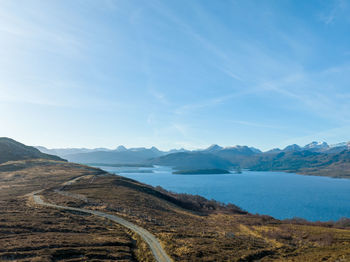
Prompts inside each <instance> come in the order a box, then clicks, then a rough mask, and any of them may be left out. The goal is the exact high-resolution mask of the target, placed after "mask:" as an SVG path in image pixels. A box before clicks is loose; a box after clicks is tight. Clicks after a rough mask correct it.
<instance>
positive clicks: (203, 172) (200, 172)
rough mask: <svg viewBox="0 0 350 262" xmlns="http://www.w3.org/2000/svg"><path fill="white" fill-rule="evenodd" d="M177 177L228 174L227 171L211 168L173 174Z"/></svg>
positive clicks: (179, 171) (180, 171)
mask: <svg viewBox="0 0 350 262" xmlns="http://www.w3.org/2000/svg"><path fill="white" fill-rule="evenodd" d="M173 174H178V175H209V174H210V175H218V174H230V172H229V171H228V170H225V169H219V168H212V169H192V170H178V171H175V172H173Z"/></svg>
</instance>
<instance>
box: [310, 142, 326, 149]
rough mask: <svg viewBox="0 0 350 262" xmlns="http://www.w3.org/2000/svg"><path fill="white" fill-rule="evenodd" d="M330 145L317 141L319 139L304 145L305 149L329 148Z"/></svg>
mask: <svg viewBox="0 0 350 262" xmlns="http://www.w3.org/2000/svg"><path fill="white" fill-rule="evenodd" d="M328 147H329V145H328V144H327V143H326V142H317V141H313V142H311V143H309V144H307V145H305V146H304V148H305V149H314V148H320V149H321V148H322V149H325V148H328Z"/></svg>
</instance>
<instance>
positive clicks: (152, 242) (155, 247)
mask: <svg viewBox="0 0 350 262" xmlns="http://www.w3.org/2000/svg"><path fill="white" fill-rule="evenodd" d="M41 191H42V190H39V191H36V192H33V193H31V196H32V197H33V200H34V202H35V203H36V204H38V205H42V206H47V207H53V208H58V209H65V210H72V211H78V212H83V213H88V214H92V215H95V216H99V217H103V218H107V219H109V220H111V221H113V222H116V223H118V224H120V225H122V226H124V227H126V228H128V229H130V230H132V231H134V232H135V233H137V234H138V235H139V236H140V237H141V238H142V239H143V240H144V241H145V242H146V243H147V244H148V246H149V247H150V249H151V251H152V253H153V256H154V258H155V260H156V261H157V262H172V260H171V258H170V257H169V256H168V255H167V253H166V252H165V250H164V249H163V248H162V246H161V245H160V243H159V241H158V240H157V238H156V237H155V236H154V235H152V234H151V233H150V232H148V231H147V230H146V229H144V228H142V227H139V226H137V225H135V224H133V223H131V222H129V221H127V220H125V219H123V218H121V217H118V216H114V215H110V214H107V213H103V212H100V211H95V210H89V209H83V208H75V207H66V206H60V205H55V204H50V203H46V202H44V201H43V200H42V198H41V197H40V195H37V194H38V193H40V192H41Z"/></svg>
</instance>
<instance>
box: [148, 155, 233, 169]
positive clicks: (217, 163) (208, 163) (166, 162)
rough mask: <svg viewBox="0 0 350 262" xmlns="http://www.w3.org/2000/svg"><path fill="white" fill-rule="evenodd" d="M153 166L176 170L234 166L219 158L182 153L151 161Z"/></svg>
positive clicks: (228, 167)
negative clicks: (169, 167)
mask: <svg viewBox="0 0 350 262" xmlns="http://www.w3.org/2000/svg"><path fill="white" fill-rule="evenodd" d="M149 162H150V163H151V164H153V165H163V166H172V167H174V168H175V169H180V170H185V169H191V170H193V169H213V168H215V169H216V168H219V169H230V168H232V167H234V165H233V164H232V163H231V162H230V161H228V160H226V159H223V158H221V157H219V156H216V155H213V154H209V153H202V152H180V153H173V154H168V155H165V156H161V157H158V158H155V159H152V160H150V161H149Z"/></svg>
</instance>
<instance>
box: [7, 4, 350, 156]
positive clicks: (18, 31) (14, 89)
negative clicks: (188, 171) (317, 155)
mask: <svg viewBox="0 0 350 262" xmlns="http://www.w3.org/2000/svg"><path fill="white" fill-rule="evenodd" d="M349 13H350V1H345V0H343V1H342V0H334V1H331V0H330V1H288V0H283V1H280V0H276V1H272V0H264V1H258V0H256V1H253V0H251V1H229V0H223V1H212V0H198V1H196V0H192V1H188V0H177V1H170V0H169V1H153V0H148V1H136V0H116V1H113V0H108V1H107V0H105V1H103V0H99V1H97V0H94V1H93V0H75V1H70V0H59V1H54V0H50V1H47V0H42V1H34V0H28V1H20V0H0V57H1V59H0V123H1V126H0V136H8V137H12V138H14V139H18V140H19V141H21V142H24V143H26V144H30V145H43V146H47V147H101V146H103V147H110V148H114V147H116V146H117V145H120V144H123V145H125V146H128V147H134V146H147V147H149V146H152V145H155V146H157V147H159V148H161V149H169V148H180V147H185V148H190V149H191V148H198V147H206V146H208V145H210V144H213V143H217V144H220V145H224V146H230V145H236V144H240V145H250V146H255V147H259V148H261V149H263V150H265V149H270V148H273V147H283V146H285V145H287V144H292V143H298V144H302V145H303V144H306V143H308V142H311V141H313V140H322V141H323V140H324V141H327V142H329V143H337V142H341V141H348V140H350V102H349V101H350V17H349V15H348V14H349Z"/></svg>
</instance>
